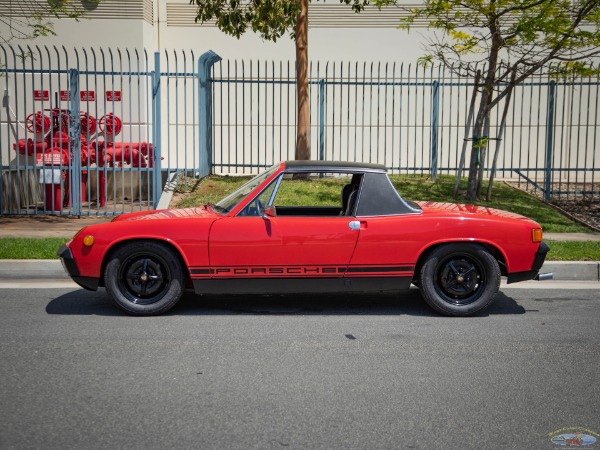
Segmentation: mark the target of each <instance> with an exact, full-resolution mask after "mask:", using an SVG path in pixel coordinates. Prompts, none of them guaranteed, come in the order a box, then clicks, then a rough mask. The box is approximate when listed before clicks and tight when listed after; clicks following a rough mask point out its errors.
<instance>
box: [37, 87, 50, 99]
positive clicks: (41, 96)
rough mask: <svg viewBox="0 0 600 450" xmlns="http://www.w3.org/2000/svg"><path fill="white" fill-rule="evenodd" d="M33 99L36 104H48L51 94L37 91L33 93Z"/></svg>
mask: <svg viewBox="0 0 600 450" xmlns="http://www.w3.org/2000/svg"><path fill="white" fill-rule="evenodd" d="M33 99H34V100H35V101H36V102H41V101H44V102H47V101H48V100H50V94H49V93H48V91H45V90H44V91H41V90H37V89H36V90H34V91H33Z"/></svg>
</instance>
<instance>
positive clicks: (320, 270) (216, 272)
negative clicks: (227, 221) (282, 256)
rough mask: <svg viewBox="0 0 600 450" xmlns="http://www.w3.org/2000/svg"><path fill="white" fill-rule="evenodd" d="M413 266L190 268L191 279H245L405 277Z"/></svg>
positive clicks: (411, 270) (412, 269)
mask: <svg viewBox="0 0 600 450" xmlns="http://www.w3.org/2000/svg"><path fill="white" fill-rule="evenodd" d="M414 269H415V268H414V266H410V265H406V266H365V267H362V266H361V267H346V266H344V267H337V266H267V267H210V268H209V267H192V268H190V274H191V275H192V278H194V279H198V278H246V277H281V276H284V277H342V276H353V277H354V276H374V275H383V274H385V276H396V275H407V272H410V273H411V274H412V272H413V271H414Z"/></svg>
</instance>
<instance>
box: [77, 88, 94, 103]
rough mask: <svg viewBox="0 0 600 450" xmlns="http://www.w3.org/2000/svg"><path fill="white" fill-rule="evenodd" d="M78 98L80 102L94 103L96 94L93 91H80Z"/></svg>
mask: <svg viewBox="0 0 600 450" xmlns="http://www.w3.org/2000/svg"><path fill="white" fill-rule="evenodd" d="M79 98H80V99H81V101H82V102H94V101H96V92H95V91H81V92H80V93H79Z"/></svg>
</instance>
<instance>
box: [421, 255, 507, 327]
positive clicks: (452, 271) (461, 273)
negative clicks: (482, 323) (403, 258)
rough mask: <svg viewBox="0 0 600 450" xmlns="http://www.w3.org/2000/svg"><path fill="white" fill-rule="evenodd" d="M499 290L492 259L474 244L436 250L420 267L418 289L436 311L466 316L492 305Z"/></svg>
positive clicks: (497, 273) (496, 269) (496, 268)
mask: <svg viewBox="0 0 600 450" xmlns="http://www.w3.org/2000/svg"><path fill="white" fill-rule="evenodd" d="M499 288H500V267H499V266H498V262H497V261H496V259H495V258H494V257H493V256H492V255H491V254H490V253H489V252H488V251H487V250H486V249H485V247H483V246H481V245H478V244H463V243H456V244H447V245H443V246H441V247H438V248H436V249H435V250H434V251H433V252H432V253H431V254H430V255H429V257H428V259H427V261H426V262H425V263H424V264H423V266H422V267H421V273H420V289H421V293H422V295H423V298H424V299H425V301H426V302H427V303H428V304H429V306H431V307H432V308H433V309H435V310H436V311H438V312H440V313H442V314H446V315H450V316H468V315H471V314H475V313H476V312H478V311H482V310H483V309H485V308H487V307H488V306H490V305H491V304H492V302H493V301H494V297H495V296H496V294H497V293H498V289H499Z"/></svg>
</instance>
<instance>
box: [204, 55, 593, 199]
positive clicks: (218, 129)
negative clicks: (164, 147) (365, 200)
mask: <svg viewBox="0 0 600 450" xmlns="http://www.w3.org/2000/svg"><path fill="white" fill-rule="evenodd" d="M294 77H295V69H294V65H293V63H289V62H287V63H275V62H264V61H263V62H253V61H250V62H247V61H225V62H220V63H218V64H216V66H215V67H214V71H213V86H214V100H215V101H214V156H213V167H214V168H215V170H218V171H221V172H224V173H231V172H234V173H250V172H254V171H255V170H256V169H258V168H261V167H267V166H269V165H271V164H272V163H274V162H276V161H279V160H282V159H290V158H293V156H294V147H295V127H296V97H295V80H294ZM309 78H310V81H309V83H310V99H311V139H310V142H311V158H312V159H334V160H337V159H341V160H351V161H362V162H376V163H381V164H385V165H386V166H387V167H388V169H389V170H390V171H391V172H394V173H410V174H431V175H433V176H435V175H437V174H451V175H454V174H455V173H456V171H457V168H458V165H459V161H460V154H461V149H462V147H463V143H464V140H465V139H469V138H470V136H465V122H466V120H467V116H468V108H469V103H470V99H471V97H472V95H473V89H474V81H473V80H472V79H465V78H459V77H457V76H456V75H455V74H454V73H453V72H452V71H446V70H443V69H441V68H439V67H438V68H428V69H427V68H423V67H420V66H418V65H416V64H395V63H365V62H363V63H325V64H322V63H313V64H311V65H310V68H309ZM599 89H600V82H599V81H598V80H597V79H584V78H577V79H572V80H564V79H563V80H559V79H549V78H548V77H544V76H541V75H538V76H534V77H532V78H531V79H530V80H529V81H528V82H527V83H524V84H522V85H520V86H518V87H517V88H516V89H515V92H514V95H513V101H512V102H511V104H510V106H509V108H510V109H509V114H508V117H507V123H506V126H505V129H504V132H503V134H502V136H498V129H499V124H500V122H501V114H502V110H503V107H504V105H503V103H500V104H499V105H498V107H497V108H495V110H494V111H493V114H492V118H491V128H490V133H489V136H490V137H492V138H496V137H498V138H499V140H498V141H492V142H491V145H490V147H491V148H490V151H489V152H488V153H487V156H486V159H485V161H484V165H485V168H486V175H487V176H489V174H490V168H491V166H492V158H493V152H494V151H495V146H496V145H499V146H500V148H499V155H500V156H499V159H498V165H497V173H496V176H499V177H501V178H504V179H511V180H514V181H516V182H518V183H521V184H523V185H525V187H527V188H531V189H533V190H539V191H541V192H542V193H543V194H544V198H545V199H546V200H550V199H551V198H561V197H566V198H568V197H569V196H571V195H576V194H577V195H579V194H586V195H591V196H596V197H598V196H600V186H598V173H597V172H598V171H599V170H600V168H599V167H598V162H597V161H598V157H600V150H599V148H600V145H599V144H600V133H598V129H599V127H600V118H599V112H598V97H599ZM469 151H470V149H469Z"/></svg>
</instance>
